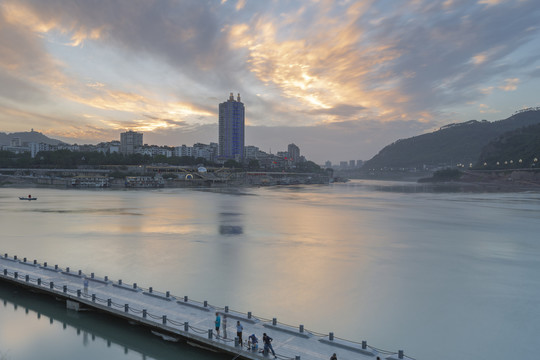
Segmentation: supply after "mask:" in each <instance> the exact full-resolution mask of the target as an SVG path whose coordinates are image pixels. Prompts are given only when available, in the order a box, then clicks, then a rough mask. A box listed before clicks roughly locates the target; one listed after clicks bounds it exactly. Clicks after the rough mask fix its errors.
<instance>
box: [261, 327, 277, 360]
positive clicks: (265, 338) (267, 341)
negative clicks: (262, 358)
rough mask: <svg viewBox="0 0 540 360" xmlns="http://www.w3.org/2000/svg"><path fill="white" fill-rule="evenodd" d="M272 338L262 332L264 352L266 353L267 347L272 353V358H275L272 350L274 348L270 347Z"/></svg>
mask: <svg viewBox="0 0 540 360" xmlns="http://www.w3.org/2000/svg"><path fill="white" fill-rule="evenodd" d="M272 340H273V339H272V338H271V337H270V336H268V335H266V333H264V334H263V343H264V353H265V354H268V349H270V351H272V355H274V359H275V358H276V353H275V352H274V348H273V347H272Z"/></svg>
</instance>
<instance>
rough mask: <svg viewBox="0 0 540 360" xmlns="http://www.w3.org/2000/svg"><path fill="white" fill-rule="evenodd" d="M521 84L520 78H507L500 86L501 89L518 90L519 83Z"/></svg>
mask: <svg viewBox="0 0 540 360" xmlns="http://www.w3.org/2000/svg"><path fill="white" fill-rule="evenodd" d="M518 84H519V79H518V78H512V79H505V80H504V84H503V85H501V86H499V89H502V90H504V91H515V90H517V85H518Z"/></svg>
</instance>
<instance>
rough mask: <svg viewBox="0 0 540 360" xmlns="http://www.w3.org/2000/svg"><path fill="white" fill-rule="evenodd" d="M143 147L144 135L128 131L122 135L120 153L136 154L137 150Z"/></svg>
mask: <svg viewBox="0 0 540 360" xmlns="http://www.w3.org/2000/svg"><path fill="white" fill-rule="evenodd" d="M142 146H143V134H142V133H138V132H135V131H131V130H130V131H126V132H123V133H121V134H120V152H121V153H122V154H125V155H128V154H134V153H135V150H137V149H138V148H140V147H142Z"/></svg>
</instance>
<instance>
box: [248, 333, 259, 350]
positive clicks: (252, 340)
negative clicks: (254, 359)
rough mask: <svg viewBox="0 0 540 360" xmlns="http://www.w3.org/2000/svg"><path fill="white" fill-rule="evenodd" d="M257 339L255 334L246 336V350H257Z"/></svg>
mask: <svg viewBox="0 0 540 360" xmlns="http://www.w3.org/2000/svg"><path fill="white" fill-rule="evenodd" d="M258 343H259V340H258V339H257V337H256V336H255V334H251V335H249V337H248V350H251V351H255V352H256V351H257V350H258V349H259V344H258Z"/></svg>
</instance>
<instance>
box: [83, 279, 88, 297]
mask: <svg viewBox="0 0 540 360" xmlns="http://www.w3.org/2000/svg"><path fill="white" fill-rule="evenodd" d="M83 284H84V294H85V295H88V278H87V277H85V278H84V282H83Z"/></svg>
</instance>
